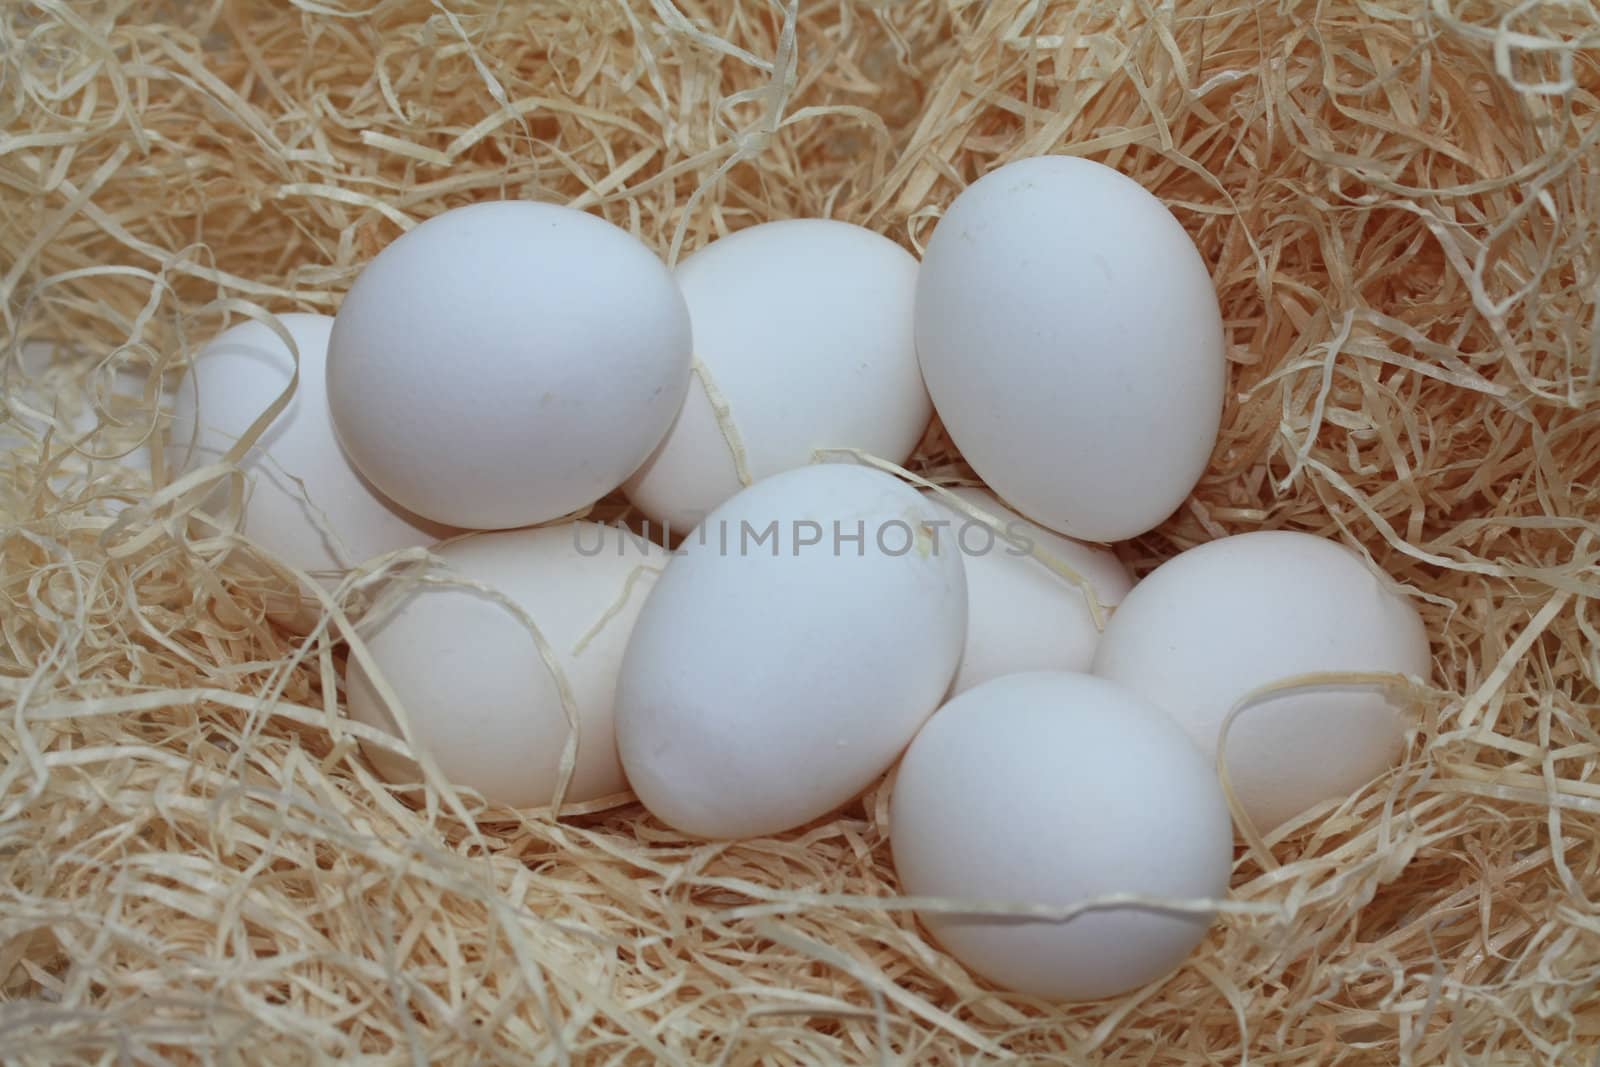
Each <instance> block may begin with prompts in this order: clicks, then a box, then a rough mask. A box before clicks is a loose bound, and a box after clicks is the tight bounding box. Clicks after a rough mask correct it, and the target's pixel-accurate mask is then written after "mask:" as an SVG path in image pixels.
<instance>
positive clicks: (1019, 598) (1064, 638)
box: [926, 487, 1133, 695]
mask: <svg viewBox="0 0 1600 1067" xmlns="http://www.w3.org/2000/svg"><path fill="white" fill-rule="evenodd" d="M949 492H951V493H953V494H954V495H955V496H956V497H957V498H958V499H960V500H961V501H963V502H964V503H966V504H969V505H971V506H972V507H975V508H977V509H978V510H979V511H980V512H982V513H984V514H986V515H988V516H990V517H992V518H993V519H995V520H996V521H998V522H999V524H1000V526H1001V529H1000V530H998V531H994V530H991V529H990V528H989V527H988V526H987V525H986V524H984V523H982V522H979V521H977V520H975V519H972V518H971V517H969V516H968V515H966V514H964V513H962V512H960V511H958V510H957V509H956V508H954V507H952V506H950V505H949V504H947V503H946V502H945V501H944V500H943V499H941V497H940V495H939V494H937V493H933V492H929V493H927V494H926V495H927V497H928V500H929V502H930V503H932V504H933V505H934V507H936V508H938V509H939V511H940V513H941V518H944V519H946V520H947V521H948V522H949V525H948V526H947V527H945V528H943V530H942V531H941V536H942V537H944V538H946V539H948V541H950V542H951V543H953V545H954V547H956V548H958V549H959V550H960V552H961V556H962V559H963V560H964V561H965V562H966V571H967V640H966V646H965V649H964V651H963V652H962V653H961V667H960V669H958V670H957V671H956V678H955V681H954V682H953V683H952V684H951V687H950V691H951V695H954V694H956V693H960V692H963V691H965V690H967V689H971V688H972V687H973V686H975V685H978V684H980V683H982V682H987V681H989V680H990V679H991V678H999V677H1000V676H1001V675H1006V674H1015V673H1017V672H1019V671H1046V670H1058V671H1087V670H1088V669H1089V665H1090V664H1091V663H1092V662H1093V661H1094V650H1095V648H1096V647H1097V646H1098V645H1099V644H1100V625H1097V624H1096V622H1095V617H1094V613H1093V612H1092V611H1091V610H1090V607H1089V600H1088V598H1087V597H1086V596H1085V595H1084V591H1083V590H1082V589H1080V588H1079V587H1078V586H1076V585H1074V584H1073V583H1072V582H1071V581H1069V580H1068V579H1067V578H1065V577H1063V576H1061V575H1059V574H1057V573H1055V572H1054V571H1052V570H1051V569H1050V568H1049V567H1047V566H1046V565H1045V564H1044V563H1043V562H1041V561H1040V560H1038V559H1036V558H1034V556H1033V555H1032V554H1031V553H1032V551H1033V550H1034V548H1035V547H1037V548H1038V549H1039V550H1041V551H1043V552H1044V553H1045V554H1047V555H1048V556H1050V557H1051V558H1052V559H1054V560H1056V561H1057V562H1059V563H1062V564H1064V565H1066V566H1067V567H1070V568H1071V569H1072V570H1074V571H1076V572H1077V573H1078V574H1079V575H1080V576H1081V577H1083V578H1084V579H1085V580H1086V581H1087V582H1088V583H1089V585H1090V587H1091V588H1092V589H1093V590H1094V593H1095V597H1096V599H1097V600H1098V601H1099V603H1100V607H1101V620H1102V623H1103V621H1104V620H1105V619H1106V618H1107V617H1109V613H1110V609H1111V608H1113V607H1115V606H1116V605H1117V604H1118V603H1120V602H1121V601H1122V598H1123V597H1124V596H1125V595H1126V594H1127V592H1128V590H1129V589H1131V588H1132V587H1133V579H1132V578H1130V577H1129V575H1128V571H1127V568H1125V567H1124V566H1123V565H1122V562H1121V561H1120V560H1119V559H1117V557H1116V556H1115V555H1113V554H1112V553H1111V552H1110V551H1109V550H1107V549H1104V548H1100V547H1098V546H1095V545H1086V544H1083V543H1082V542H1080V541H1073V540H1071V539H1070V538H1066V537H1062V536H1061V535H1060V534H1058V533H1054V532H1052V531H1050V530H1046V529H1044V528H1043V527H1042V526H1039V525H1037V524H1036V523H1031V522H1029V521H1028V520H1026V519H1024V518H1023V517H1022V516H1020V515H1018V514H1017V513H1016V512H1014V511H1012V510H1011V509H1010V508H1008V507H1006V506H1005V505H1004V504H1002V503H1000V501H999V500H997V499H996V498H995V495H994V494H993V493H990V492H988V491H987V490H983V489H974V488H968V487H958V488H954V489H951V490H949Z"/></svg>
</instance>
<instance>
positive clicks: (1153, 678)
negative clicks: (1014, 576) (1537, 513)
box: [1094, 531, 1431, 831]
mask: <svg viewBox="0 0 1600 1067" xmlns="http://www.w3.org/2000/svg"><path fill="white" fill-rule="evenodd" d="M1430 662H1431V661H1430V657H1429V652H1428V635H1427V632H1426V631H1425V629H1424V628H1423V624H1422V619H1421V618H1420V617H1419V616H1418V614H1417V611H1416V609H1415V608H1414V607H1413V606H1412V605H1411V603H1410V602H1409V601H1407V600H1405V599H1404V598H1403V597H1401V596H1399V595H1397V594H1395V593H1392V592H1390V591H1389V590H1388V589H1386V588H1385V587H1384V585H1383V583H1382V582H1381V581H1380V580H1379V579H1378V578H1377V577H1376V576H1375V575H1374V574H1372V572H1371V571H1369V570H1368V568H1367V565H1366V564H1365V562H1363V561H1362V559H1361V558H1360V557H1359V556H1357V555H1356V554H1355V553H1354V552H1352V551H1350V550H1349V549H1347V548H1345V547H1344V546H1342V545H1339V544H1337V543H1335V542H1333V541H1327V540H1324V539H1323V538H1320V537H1313V536H1310V535H1309V534H1302V533H1291V532H1282V531H1269V532H1256V533H1246V534H1239V535H1237V536H1234V537H1225V538H1222V539H1221V540H1218V541H1212V542H1210V543H1208V544H1204V545H1201V546H1199V547H1198V548H1194V549H1191V550H1189V551H1188V552H1184V553H1182V554H1180V555H1178V556H1176V557H1174V558H1173V559H1171V560H1168V561H1167V562H1166V563H1164V564H1162V565H1161V566H1160V567H1158V568H1157V569H1156V570H1155V571H1154V572H1153V573H1152V574H1150V576H1149V577H1147V578H1145V579H1144V580H1143V581H1142V582H1140V583H1139V585H1138V586H1137V587H1136V588H1135V589H1134V590H1133V591H1132V592H1131V593H1129V594H1128V596H1127V598H1126V599H1124V600H1123V602H1122V604H1121V606H1119V607H1118V608H1117V611H1116V614H1115V615H1114V616H1112V619H1111V622H1110V624H1109V625H1108V626H1107V627H1106V632H1105V634H1104V635H1103V637H1102V639H1101V642H1100V648H1099V650H1098V651H1097V652H1096V654H1095V661H1094V673H1095V674H1098V675H1100V676H1102V677H1105V678H1109V679H1112V680H1113V681H1116V682H1118V683H1120V684H1122V685H1124V686H1127V687H1128V688H1129V689H1132V690H1133V691H1134V692H1136V693H1138V694H1140V695H1141V696H1143V697H1144V698H1145V699H1147V700H1150V701H1152V702H1153V703H1155V704H1156V705H1158V706H1159V707H1162V708H1165V709H1166V710H1167V711H1168V712H1169V713H1171V714H1172V716H1173V717H1174V718H1175V719H1176V720H1177V721H1178V722H1179V723H1180V724H1181V725H1182V726H1183V728H1184V729H1185V730H1187V731H1188V732H1189V734H1190V736H1192V737H1193V738H1194V739H1195V741H1196V742H1198V743H1199V744H1200V745H1201V746H1202V747H1203V748H1204V749H1205V751H1206V752H1208V753H1210V754H1211V756H1212V758H1213V761H1214V760H1215V754H1216V751H1217V742H1218V737H1219V735H1220V731H1221V729H1222V726H1223V723H1224V721H1225V719H1226V717H1227V715H1228V713H1229V712H1230V711H1231V710H1232V708H1233V706H1234V705H1235V704H1236V703H1237V702H1238V701H1239V700H1240V699H1242V698H1243V697H1244V696H1245V695H1246V694H1247V693H1249V692H1250V691H1251V690H1254V689H1256V688H1258V687H1260V686H1264V685H1267V684H1269V683H1272V682H1275V681H1279V680H1283V679H1286V678H1290V677H1293V676H1296V675H1302V674H1311V673H1314V672H1319V671H1387V672H1394V673H1399V674H1407V675H1417V676H1420V677H1422V678H1426V677H1427V676H1428V674H1429V670H1430ZM1404 727H1405V723H1404V720H1403V716H1402V715H1401V713H1400V710H1399V709H1397V708H1395V707H1393V706H1391V705H1390V703H1389V702H1388V701H1387V700H1386V698H1385V697H1384V696H1383V694H1382V693H1380V692H1375V691H1370V690H1366V689H1358V688H1350V687H1337V686H1329V687H1326V688H1321V689H1317V690H1312V691H1297V692H1294V693H1291V694H1286V695H1283V696H1276V697H1272V698H1270V699H1268V700H1266V701H1265V702H1263V703H1260V704H1256V705H1253V706H1252V707H1251V708H1249V709H1247V710H1245V711H1244V712H1242V713H1241V714H1240V715H1239V717H1238V718H1237V719H1235V720H1234V723H1233V725H1232V726H1231V727H1230V728H1229V730H1228V737H1227V765H1228V775H1229V779H1230V781H1231V782H1232V784H1233V787H1234V790H1235V792H1236V793H1237V795H1238V797H1239V799H1240V801H1241V802H1242V804H1243V807H1244V810H1245V811H1246V812H1247V813H1248V814H1249V816H1250V818H1251V820H1252V821H1253V822H1254V823H1255V825H1256V826H1257V827H1258V828H1259V829H1261V830H1263V831H1266V830H1271V829H1272V828H1273V827H1275V826H1278V825H1279V824H1281V823H1282V822H1284V821H1285V820H1287V819H1290V818H1292V817H1293V816H1295V815H1298V814H1299V813H1300V812H1302V811H1304V810H1305V809H1307V808H1309V807H1311V806H1312V805H1314V804H1317V803H1318V802H1320V801H1323V800H1327V799H1330V798H1333V797H1341V796H1345V795H1348V794H1349V793H1351V792H1354V791H1355V790H1356V789H1359V788H1360V787H1361V786H1363V785H1365V784H1366V783H1367V782H1369V781H1371V780H1372V779H1373V778H1375V777H1377V776H1378V775H1379V774H1381V773H1383V771H1384V770H1385V769H1386V768H1388V767H1389V766H1391V765H1392V764H1393V763H1394V761H1395V759H1396V758H1397V757H1398V755H1399V752H1400V748H1401V745H1402V742H1403V739H1404Z"/></svg>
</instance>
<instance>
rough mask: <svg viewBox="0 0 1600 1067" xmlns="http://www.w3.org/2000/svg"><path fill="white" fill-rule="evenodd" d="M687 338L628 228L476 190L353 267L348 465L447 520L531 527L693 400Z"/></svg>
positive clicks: (346, 330)
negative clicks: (477, 200)
mask: <svg viewBox="0 0 1600 1067" xmlns="http://www.w3.org/2000/svg"><path fill="white" fill-rule="evenodd" d="M690 351H691V345H690V338H689V313H688V310H687V309H686V308H685V307H684V303H683V297H682V295H681V294H680V293H679V292H678V287H677V284H676V283H675V282H674V281H673V280H672V274H671V272H670V271H668V270H667V268H666V266H665V265H664V264H663V263H662V262H661V261H660V260H659V259H657V258H656V256H655V254H654V253H652V252H651V251H650V250H649V249H648V248H646V247H645V246H644V245H643V244H641V243H640V242H639V241H637V240H635V239H634V238H633V237H632V236H631V235H629V234H628V233H626V232H624V231H623V230H620V229H618V228H617V227H615V226H613V225H611V224H610V223H608V222H606V221H605V220H603V219H600V218H597V217H595V216H593V215H588V214H585V213H584V212H581V211H575V210H572V209H570V208H564V207H557V206H554V205H551V204H539V203H532V202H518V201H505V202H498V203H482V204H473V205H470V206H468V207H461V208H456V209H455V210H453V211H447V212H445V213H444V214H442V215H438V216H436V217H434V218H431V219H429V220H428V221H426V222H424V223H422V224H421V225H420V226H418V227H417V228H416V229H414V230H412V231H410V232H409V233H407V234H405V235H404V236H403V237H400V238H399V239H398V240H396V241H395V242H394V243H393V244H391V245H389V246H388V247H387V248H385V249H384V250H383V251H382V252H380V253H379V254H378V256H377V257H376V258H375V259H373V261H372V262H371V263H369V264H368V265H367V267H366V269H365V270H363V271H362V272H361V276H360V277H358V278H357V279H356V282H355V284H354V285H353V286H352V287H351V289H350V293H349V295H348V296H347V297H345V301H344V304H343V306H341V307H340V309H339V314H338V318H337V322H336V323H335V325H334V329H333V339H332V342H331V344H330V348H329V356H328V397H329V401H330V403H331V405H332V410H333V419H334V425H335V426H336V427H337V428H338V431H339V437H340V440H342V441H343V442H344V444H345V447H346V448H347V449H349V452H350V456H351V458H352V459H354V460H355V463H356V466H357V467H359V468H360V469H361V471H362V473H364V474H365V475H366V476H367V477H368V478H370V479H371V480H372V482H373V484H374V485H376V486H378V487H379V488H380V489H382V490H383V491H384V492H385V493H387V494H388V495H389V496H390V497H392V498H393V499H395V500H397V501H399V502H400V503H401V504H403V505H405V506H406V507H408V508H410V509H411V510H413V511H415V512H416V513H417V514H419V515H426V516H428V517H429V518H432V519H434V520H436V521H439V522H446V523H450V524H452V525H455V526H464V527H472V528H476V529H499V528H505V527H513V526H527V525H531V524H533V523H538V522H545V521H548V520H550V519H555V518H559V517H560V516H562V515H566V514H568V513H570V512H573V511H575V510H577V509H579V508H582V507H586V506H587V505H589V504H592V503H593V502H594V501H596V500H598V499H600V498H601V497H603V496H605V495H606V494H607V493H609V492H610V491H611V490H613V489H615V488H616V487H617V486H619V485H621V484H622V481H623V479H625V478H626V477H627V476H628V475H629V474H631V473H633V471H634V470H635V469H636V468H637V467H638V466H639V464H640V463H642V462H644V460H645V458H646V457H647V456H649V455H650V452H651V450H652V449H654V448H655V447H656V445H657V444H659V443H660V441H661V438H662V436H663V435H664V434H665V433H666V432H667V427H668V426H670V425H671V423H672V419H673V416H675V415H676V414H677V412H678V408H679V407H680V406H681V405H682V403H683V398H684V392H685V391H686V390H687V389H688V386H689V363H690Z"/></svg>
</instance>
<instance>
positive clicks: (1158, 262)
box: [916, 156, 1226, 541]
mask: <svg viewBox="0 0 1600 1067" xmlns="http://www.w3.org/2000/svg"><path fill="white" fill-rule="evenodd" d="M916 335H917V349H918V353H919V354H920V356H921V360H922V373H923V376H924V377H925V378H926V380H927V384H928V392H929V393H930V394H931V395H932V397H933V403H934V407H935V408H936V409H937V410H938V412H939V415H940V417H941V418H942V419H943V421H944V425H945V428H946V429H947V430H948V431H949V432H950V437H951V439H952V440H953V441H954V442H955V443H956V445H957V446H958V447H959V448H960V449H961V452H962V455H964V456H965V457H966V459H967V460H968V462H970V463H971V464H972V466H973V468H974V469H975V470H976V471H977V472H978V474H979V475H980V476H981V477H982V478H983V480H984V481H985V482H987V483H988V484H989V485H990V486H991V487H992V488H993V489H994V491H995V492H996V493H998V494H999V495H1000V496H1001V497H1002V498H1003V499H1005V500H1006V501H1008V502H1010V504H1011V505H1012V506H1013V507H1015V508H1016V509H1017V510H1018V511H1020V512H1022V513H1023V514H1024V515H1026V516H1028V517H1029V518H1031V519H1033V520H1034V521H1036V522H1040V523H1043V524H1044V525H1045V526H1048V527H1050V528H1051V529H1052V530H1057V531H1059V532H1061V533H1064V534H1067V535H1068V536H1071V537H1077V538H1082V539H1084V540H1088V541H1117V540H1121V539H1124V538H1127V537H1132V536H1134V535H1135V534H1139V533H1142V532H1144V531H1145V530H1148V529H1150V528H1151V527H1153V526H1155V525H1157V524H1158V523H1160V522H1161V521H1162V520H1163V519H1165V518H1166V517H1167V516H1168V515H1169V514H1171V513H1172V511H1173V510H1174V509H1176V508H1177V507H1178V505H1180V504H1181V503H1182V502H1183V500H1184V498H1185V497H1186V496H1187V495H1188V493H1189V491H1190V490H1191V489H1193V488H1194V485H1195V483H1196V482H1197V481H1198V480H1199V478H1200V475H1201V473H1202V472H1204V470H1205V466H1206V462H1207V460H1208V459H1209V457H1210V454H1211V449H1212V447H1213V446H1214V444H1215V443H1216V438H1217V429H1218V426H1219V424H1220V421H1221V417H1222V392H1223V386H1224V379H1225V377H1226V367H1225V362H1224V353H1223V336H1222V317H1221V314H1220V312H1219V311H1218V308H1217V297H1216V292H1215V290H1214V288H1213V286H1212V284H1211V278H1210V276H1209V275H1208V274H1207V271H1206V265H1205V262H1204V261H1203V260H1202V259H1201V258H1200V254H1199V252H1198V251H1196V249H1195V247H1194V244H1193V243H1192V242H1191V241H1190V240H1189V236H1188V234H1187V233H1185V232H1184V229H1183V227H1182V226H1181V225H1180V224H1179V223H1178V221H1177V219H1175V218H1173V217H1172V214H1171V213H1170V212H1169V211H1168V210H1167V209H1166V207H1164V206H1163V205H1162V203H1161V201H1159V200H1157V199H1156V198H1155V197H1153V196H1151V195H1150V193H1148V192H1146V191H1145V190H1144V188H1142V187H1141V186H1140V185H1139V184H1138V183H1137V182H1135V181H1133V180H1132V179H1130V178H1127V177H1125V176H1123V175H1122V174H1119V173H1118V172H1117V171H1115V170H1112V169H1111V168H1109V167H1105V166H1102V165H1100V164H1098V163H1092V162H1089V161H1088V160H1083V159H1072V158H1067V157H1062V156H1042V157H1038V158H1034V159H1025V160H1020V161H1018V162H1015V163H1011V164H1008V165H1006V166H1003V167H1001V168H1000V169H998V170H996V171H994V172H992V173H990V174H988V175H985V176H984V177H982V178H980V179H979V180H978V181H976V182H974V183H973V184H972V185H971V186H969V187H968V188H967V189H966V190H965V191H964V192H963V193H961V195H960V196H958V197H956V199H955V202H954V203H952V204H951V205H950V208H949V210H947V211H946V212H945V214H944V217H943V218H942V219H940V220H939V225H938V227H937V228H936V229H935V230H934V233H933V237H932V238H931V239H930V240H929V242H928V249H927V253H926V254H925V255H924V256H923V260H922V271H921V274H920V276H919V278H918V282H917V298H916Z"/></svg>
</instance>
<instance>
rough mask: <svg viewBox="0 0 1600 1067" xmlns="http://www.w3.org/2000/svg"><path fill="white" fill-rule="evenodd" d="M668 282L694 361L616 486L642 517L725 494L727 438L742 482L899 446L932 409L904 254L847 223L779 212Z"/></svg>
mask: <svg viewBox="0 0 1600 1067" xmlns="http://www.w3.org/2000/svg"><path fill="white" fill-rule="evenodd" d="M677 279H678V284H679V286H680V287H681V288H682V290H683V296H684V299H685V300H686V301H687V302H688V305H689V317H690V321H691V322H692V323H693V329H694V346H695V356H696V358H697V359H698V360H699V367H698V368H697V370H696V380H695V381H694V382H693V383H692V384H691V386H690V388H689V394H688V397H687V398H686V400H685V402H684V406H683V410H682V411H681V412H680V413H679V415H678V417H677V421H676V422H675V423H674V424H673V428H672V430H671V432H670V433H668V435H667V437H666V439H665V440H664V441H662V443H661V446H660V447H659V448H658V449H657V450H656V452H655V453H654V454H653V455H652V456H651V457H650V459H649V461H647V462H646V463H645V464H644V466H643V467H641V468H640V469H639V471H638V472H637V473H635V474H634V475H633V477H632V478H630V479H629V480H628V483H627V484H626V485H625V486H624V490H625V491H626V492H627V494H628V498H629V499H630V500H631V501H632V502H633V503H634V505H635V506H637V507H638V508H639V510H641V511H643V512H644V513H645V514H646V515H648V516H650V518H651V519H653V520H655V521H656V522H658V523H665V524H667V525H669V526H670V527H671V528H672V529H673V530H675V531H680V532H687V531H688V530H690V529H692V528H693V527H694V525H695V524H696V523H697V522H699V521H700V519H701V518H703V517H704V516H706V515H707V514H709V513H710V511H711V509H712V508H715V507H716V506H717V505H718V504H720V503H722V502H723V501H724V500H726V499H728V498H729V497H730V496H732V495H733V494H734V493H736V492H738V491H739V489H740V487H741V471H740V468H739V465H738V463H736V461H735V457H734V452H733V447H734V444H735V443H737V445H738V447H739V448H740V449H741V450H742V460H743V464H744V468H745V469H744V471H743V472H742V473H744V474H745V475H747V476H748V478H749V479H751V480H760V479H762V478H765V477H768V476H770V475H773V474H777V473H779V472H780V471H785V470H790V469H792V468H795V467H801V466H805V465H806V464H808V463H810V462H812V458H813V452H814V451H815V450H816V449H819V448H859V449H863V450H865V451H866V452H869V453H871V454H872V455H875V456H879V457H882V458H884V459H887V460H889V461H890V462H893V463H900V462H903V461H904V460H905V459H906V457H907V456H909V455H910V454H911V450H912V449H913V448H915V447H916V444H917V441H918V440H919V439H920V438H921V436H922V433H923V431H924V430H925V429H926V428H927V425H928V420H929V419H930V418H931V417H932V414H933V407H932V404H931V403H930V402H929V400H928V392H927V390H926V389H925V388H924V387H923V384H922V372H921V371H920V370H919V369H918V367H917V351H916V343H915V340H914V338H913V331H912V305H913V298H914V296H915V293H916V282H917V261H916V259H915V258H914V257H913V256H912V255H911V253H909V252H907V251H906V250H905V249H903V248H901V247H900V246H899V245H897V244H895V243H894V242H893V241H891V240H889V239H888V238H886V237H882V236H879V235H878V234H876V233H873V232H872V231H871V230H867V229H863V228H862V227H860V226H852V225H849V224H847V223H843V222H835V221H832V220H829V219H788V220H784V221H780V222H769V223H764V224H762V225H759V226H752V227H750V228H749V229H745V230H740V231H738V232H737V233H734V234H730V235H729V236H727V237H723V238H721V239H720V240H717V241H714V242H712V243H711V244H710V245H708V246H707V247H705V248H703V249H701V250H700V251H698V252H696V253H695V254H694V255H692V256H690V257H688V258H687V259H685V260H684V261H683V262H682V263H681V264H679V266H678V269H677ZM708 386H709V387H710V388H711V389H714V390H715V393H716V395H717V398H718V401H719V403H721V404H724V405H726V408H725V411H724V412H723V414H722V416H721V418H720V419H719V417H718V414H717V411H716V408H715V407H714V406H713V404H712V399H711V395H712V394H711V393H710V392H708ZM730 430H731V433H729V432H728V431H730Z"/></svg>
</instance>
